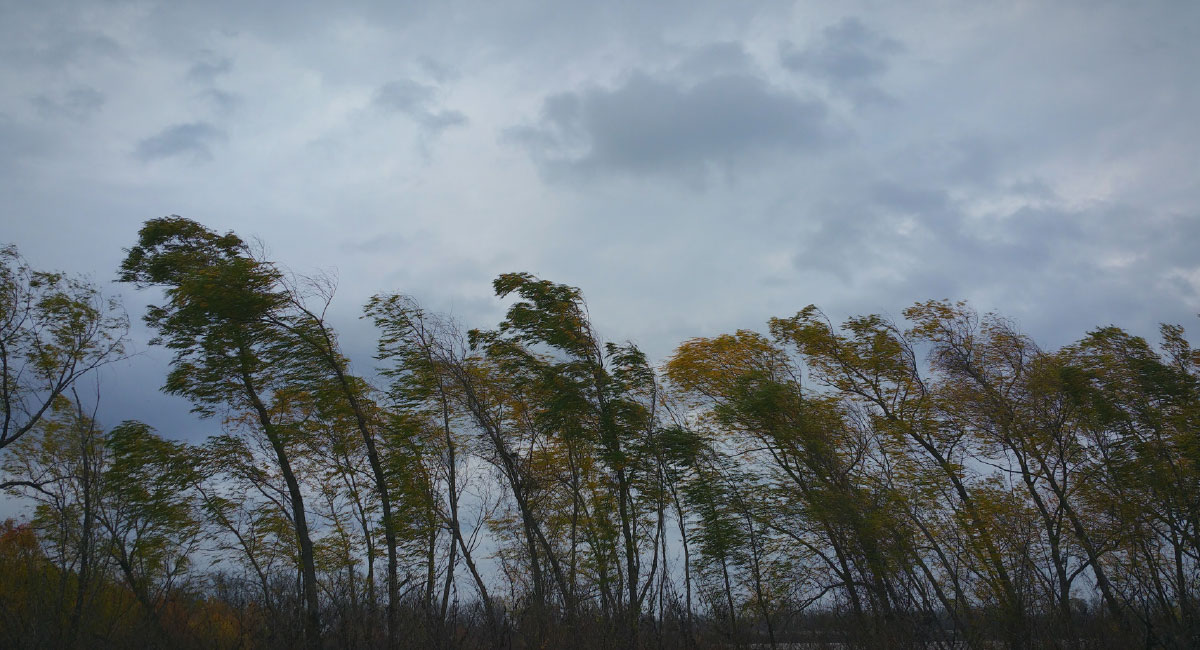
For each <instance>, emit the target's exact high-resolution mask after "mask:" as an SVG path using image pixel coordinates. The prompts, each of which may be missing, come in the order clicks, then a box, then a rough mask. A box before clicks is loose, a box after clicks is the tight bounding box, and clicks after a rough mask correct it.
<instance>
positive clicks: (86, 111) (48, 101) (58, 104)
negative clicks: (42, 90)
mask: <svg viewBox="0 0 1200 650" xmlns="http://www.w3.org/2000/svg"><path fill="white" fill-rule="evenodd" d="M104 99H105V98H104V93H102V92H100V91H99V90H96V89H95V88H91V87H88V86H79V87H78V88H72V89H70V90H68V91H66V92H64V93H57V94H39V95H37V96H35V97H33V98H32V99H30V102H31V103H32V104H33V106H34V108H36V109H37V112H38V114H40V115H41V116H42V117H47V118H58V117H65V118H68V119H71V120H75V121H82V120H85V119H87V118H88V117H90V116H91V115H92V114H93V113H95V112H96V111H98V110H100V108H101V107H102V106H104Z"/></svg>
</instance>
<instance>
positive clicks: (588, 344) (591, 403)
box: [471, 273, 657, 648]
mask: <svg viewBox="0 0 1200 650" xmlns="http://www.w3.org/2000/svg"><path fill="white" fill-rule="evenodd" d="M493 285H494V287H495V289H496V295H497V296H499V297H502V298H503V297H505V296H508V295H509V294H512V293H516V294H518V295H519V296H520V297H521V300H520V301H518V302H516V303H515V304H513V305H512V306H511V307H509V310H508V313H507V317H506V318H505V320H504V321H503V322H501V324H500V327H499V328H498V329H497V330H494V331H489V332H483V331H473V332H472V333H471V338H472V345H473V346H474V347H476V348H478V349H481V350H483V351H484V352H485V353H486V355H487V358H488V359H489V360H490V361H491V362H492V363H494V364H495V365H496V367H497V368H498V369H500V371H501V372H503V373H505V374H506V375H508V376H510V377H512V378H513V379H514V380H515V381H517V382H520V383H525V384H526V386H527V387H528V388H530V389H532V390H533V391H534V392H536V393H537V394H539V395H541V396H542V397H543V399H545V400H547V401H546V402H544V403H542V404H539V405H538V408H536V410H534V411H533V412H532V415H533V417H534V419H535V420H536V425H538V426H540V427H541V428H544V429H545V430H547V431H549V432H552V433H553V434H554V435H556V436H560V437H561V438H562V439H564V440H569V439H575V440H577V441H578V442H581V443H584V444H586V445H588V446H589V447H590V448H591V449H594V450H595V458H596V459H597V460H598V461H599V465H600V467H602V468H603V469H604V470H605V472H606V474H607V476H605V477H604V479H603V483H602V484H606V485H607V488H608V489H607V492H608V495H607V496H608V497H609V498H610V499H611V500H612V501H614V502H615V505H616V517H617V519H616V522H615V523H616V526H614V527H613V528H615V529H616V530H617V531H619V536H620V542H619V545H620V548H621V553H620V555H621V562H622V563H623V567H622V568H623V571H622V572H621V574H620V575H619V576H618V580H619V582H620V583H621V584H622V585H623V593H621V592H618V594H617V600H616V605H617V607H616V609H617V611H618V612H620V614H621V617H622V618H623V619H624V621H625V624H624V625H623V626H622V627H623V628H624V634H625V637H626V638H625V644H626V645H627V646H628V647H630V648H633V647H636V645H637V643H638V641H637V636H638V628H639V620H640V614H641V608H642V601H643V598H644V596H645V594H646V590H647V588H648V586H649V582H647V583H646V584H643V583H642V571H641V569H642V567H641V562H642V558H641V555H642V550H643V548H642V547H643V537H642V535H641V531H640V524H641V516H640V515H641V514H642V508H644V507H645V505H644V504H643V503H642V502H641V501H640V499H639V492H638V490H637V485H638V482H639V480H640V474H641V473H642V472H644V471H646V470H647V465H648V463H646V462H645V460H646V457H645V455H644V454H642V453H640V452H641V450H643V449H645V448H646V442H647V441H648V440H649V439H650V438H651V436H652V434H653V430H654V427H655V426H656V420H655V415H654V410H655V407H656V404H657V399H656V391H657V386H656V384H655V381H654V373H653V372H652V371H651V369H650V367H649V365H648V364H647V362H646V358H645V355H643V354H642V352H641V351H640V350H638V349H637V347H636V346H634V345H633V344H631V343H629V344H624V345H618V344H614V343H602V341H601V339H600V337H599V336H597V334H596V332H595V331H594V329H593V326H592V323H591V319H590V317H589V315H588V312H587V306H586V304H585V303H584V301H583V297H582V294H581V293H580V291H579V290H578V289H576V288H574V287H569V286H566V285H560V284H554V283H552V282H549V281H546V280H539V279H538V278H535V277H533V276H531V275H529V274H524V273H511V274H505V275H501V276H500V277H499V278H497V279H496V281H495V282H494V283H493ZM539 349H540V350H544V353H539V352H538V350H539ZM593 514H595V513H593ZM550 557H552V558H553V554H552V553H551V554H550ZM556 573H559V574H561V570H559V569H556ZM649 579H650V580H653V579H654V575H653V571H652V572H651V575H650V577H649ZM570 593H571V591H570V590H569V589H568V590H565V593H564V596H569V595H570ZM573 606H574V603H571V602H568V603H567V609H568V611H570V610H571V609H573Z"/></svg>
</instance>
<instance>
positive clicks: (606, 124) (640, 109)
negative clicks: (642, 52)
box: [508, 50, 833, 180]
mask: <svg viewBox="0 0 1200 650" xmlns="http://www.w3.org/2000/svg"><path fill="white" fill-rule="evenodd" d="M709 54H711V55H714V56H712V57H710V58H712V59H716V60H717V61H719V62H721V63H728V62H729V61H730V60H731V57H729V56H728V55H729V51H728V50H727V51H724V52H719V51H718V52H713V51H710V52H709ZM703 60H704V59H699V61H703ZM508 135H509V137H510V138H511V139H513V140H514V141H516V142H519V143H521V144H522V145H524V146H525V147H526V148H527V149H528V150H529V151H530V152H531V154H533V155H534V156H535V158H536V159H537V160H538V162H539V163H540V164H541V165H542V167H543V169H544V170H546V171H549V172H552V173H554V172H560V171H567V172H571V173H575V174H579V175H583V176H590V175H593V174H622V175H626V174H627V175H640V174H645V173H654V174H659V175H667V176H682V177H684V178H687V179H689V180H696V179H697V175H698V174H699V175H700V177H701V178H702V177H703V175H704V174H705V173H706V172H708V171H712V170H713V168H716V169H719V170H721V171H727V172H731V173H732V172H733V171H735V166H738V165H746V166H748V167H747V168H750V167H753V166H754V163H755V160H756V158H757V157H759V156H761V155H764V154H770V153H785V154H786V153H805V152H812V151H815V150H818V149H820V148H821V147H823V146H824V145H826V144H827V143H829V141H830V140H831V139H833V129H832V127H831V125H830V121H829V116H828V113H827V110H826V108H825V106H824V105H822V104H821V103H820V102H818V101H816V100H812V99H806V98H802V97H800V96H797V95H795V94H793V93H791V92H789V91H787V90H784V89H782V88H778V87H775V86H773V85H771V84H770V83H769V82H767V81H766V80H764V79H762V78H760V77H757V76H754V75H751V74H748V73H725V72H722V73H719V74H716V75H713V76H710V77H708V78H706V79H704V80H703V81H700V82H698V83H694V84H686V83H680V82H677V81H675V80H672V79H669V78H667V79H664V78H658V77H653V76H650V75H648V74H645V73H637V74H634V75H631V76H630V77H629V78H627V79H626V80H625V81H624V82H623V83H622V84H620V85H618V86H617V87H615V88H589V89H586V90H583V91H580V92H569V93H560V94H556V95H551V96H549V97H547V98H546V99H545V101H544V102H543V105H542V114H541V119H540V121H539V122H538V123H536V124H534V125H532V126H523V127H517V128H514V129H510V130H509V132H508Z"/></svg>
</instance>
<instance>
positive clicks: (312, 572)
mask: <svg viewBox="0 0 1200 650" xmlns="http://www.w3.org/2000/svg"><path fill="white" fill-rule="evenodd" d="M241 352H242V355H243V362H242V370H241V376H242V385H243V387H244V388H245V389H246V396H247V397H248V398H249V399H250V403H251V404H252V405H253V406H254V410H255V412H256V413H257V415H258V421H259V424H260V425H261V426H262V428H263V433H264V434H266V436H267V440H268V442H270V444H271V448H272V449H273V450H274V451H275V457H276V460H277V461H278V462H279V470H280V472H281V473H282V474H283V480H284V482H286V483H287V489H288V495H289V497H290V499H291V502H292V523H293V524H294V525H295V527H296V539H297V542H298V544H299V546H300V575H301V589H302V591H303V593H304V603H305V617H304V642H305V645H306V646H307V647H309V648H312V649H314V650H316V649H319V648H320V647H321V604H320V600H319V599H318V593H317V569H316V562H315V558H314V556H313V544H312V538H311V537H310V536H309V533H308V520H307V518H306V516H305V513H304V495H303V494H302V493H301V492H300V483H299V482H298V481H297V480H296V475H295V474H294V473H293V472H292V464H291V461H290V459H289V458H288V453H287V449H285V448H284V446H283V440H282V439H281V438H280V436H279V431H278V430H276V427H275V423H274V422H273V421H272V420H271V414H270V412H269V411H267V407H266V405H265V404H263V401H262V399H261V398H260V397H259V394H258V390H257V389H256V388H255V386H254V382H253V381H252V380H251V378H250V373H249V371H248V370H247V368H246V360H245V359H246V357H247V356H248V354H249V352H248V351H246V350H245V349H243V350H241Z"/></svg>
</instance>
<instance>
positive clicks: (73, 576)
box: [0, 216, 1200, 649]
mask: <svg viewBox="0 0 1200 650" xmlns="http://www.w3.org/2000/svg"><path fill="white" fill-rule="evenodd" d="M0 258H2V260H0V261H2V262H3V263H2V264H0V292H2V294H0V399H2V400H3V404H2V406H3V426H2V428H0V467H2V470H3V474H2V475H0V485H2V486H3V488H4V489H5V490H6V491H8V492H9V493H11V494H15V495H21V496H23V497H24V498H26V499H28V500H29V502H30V503H32V504H34V505H35V507H34V509H33V511H32V512H33V514H32V517H31V518H29V519H28V520H27V521H23V522H19V523H18V522H15V521H9V522H7V523H5V524H4V525H3V527H0V645H2V646H4V647H14V648H17V647H30V648H36V647H46V648H50V647H89V648H91V647H130V646H139V647H172V648H284V647H288V648H290V647H297V646H303V647H307V648H313V649H316V648H333V647H338V648H410V647H430V648H435V647H436V648H558V647H562V648H567V647H579V648H627V649H634V648H711V647H772V648H776V647H779V648H783V647H805V648H820V647H838V648H846V647H853V648H900V647H910V648H918V647H919V648H963V647H1004V648H1042V647H1047V648H1049V647H1054V648H1124V647H1166V648H1186V647H1195V646H1196V645H1197V644H1200V603H1198V602H1197V599H1198V598H1200V569H1198V567H1200V564H1198V563H1200V352H1198V351H1196V350H1193V349H1192V348H1191V347H1190V345H1189V343H1188V341H1187V339H1186V338H1185V334H1184V331H1183V329H1182V328H1181V327H1179V326H1175V325H1164V326H1162V328H1161V332H1160V334H1161V340H1160V341H1158V342H1157V343H1156V344H1151V343H1149V342H1148V341H1146V340H1145V339H1143V338H1141V337H1138V336H1134V335H1132V334H1130V333H1128V332H1125V331H1123V330H1121V329H1119V328H1116V327H1101V328H1098V329H1095V330H1093V331H1091V332H1088V333H1087V334H1086V335H1085V336H1084V337H1083V338H1081V339H1080V340H1078V341H1077V342H1075V343H1073V344H1071V345H1067V346H1064V347H1062V348H1059V349H1056V350H1045V349H1042V348H1040V347H1039V346H1038V345H1037V344H1036V343H1035V342H1034V341H1033V340H1032V339H1031V338H1030V337H1028V336H1027V335H1025V334H1023V333H1021V332H1020V331H1019V330H1018V329H1017V327H1016V326H1015V325H1014V324H1013V323H1012V322H1011V321H1009V320H1006V319H1005V318H1003V317H1001V316H999V315H996V314H990V313H988V314H979V313H977V312H976V311H974V310H973V309H972V308H971V307H970V306H969V305H967V304H965V303H961V302H957V303H956V302H949V301H929V302H923V303H918V304H916V305H913V306H912V307H910V308H908V309H906V310H905V311H904V312H903V315H904V318H905V322H903V323H898V322H894V321H893V320H891V319H888V318H885V317H883V316H879V315H869V316H859V317H854V318H850V319H848V320H846V321H845V322H842V323H834V322H832V321H831V320H830V319H829V318H827V317H826V316H825V315H824V314H823V313H822V312H821V311H820V310H819V309H818V308H816V307H814V306H809V307H805V308H804V309H802V310H800V311H799V312H798V313H796V314H795V315H793V316H788V317H780V318H773V319H771V320H770V322H769V323H768V324H767V328H766V330H765V331H763V332H755V331H749V330H739V331H737V332H733V333H729V334H723V335H719V336H715V337H710V338H694V339H690V340H687V341H684V342H683V343H681V344H680V345H679V346H678V348H677V349H676V350H675V351H674V353H673V354H672V355H671V356H670V357H669V358H668V359H667V360H666V361H665V362H664V363H663V364H662V365H661V366H658V367H655V366H653V365H651V363H650V362H649V361H648V359H647V358H646V356H645V355H644V354H643V353H642V352H641V350H639V349H638V347H637V346H636V345H634V344H633V343H629V342H625V343H617V342H608V341H604V340H603V339H602V338H601V337H600V336H599V335H598V334H597V332H596V329H595V327H594V326H593V323H592V321H591V317H590V314H589V312H588V309H587V306H586V304H585V302H584V299H583V296H582V294H581V292H580V290H579V289H577V288H574V287H570V286H566V285H562V284H556V283H553V282H550V281H547V280H543V279H539V278H537V277H534V276H532V275H529V274H525V273H511V274H505V275H501V276H500V277H498V278H497V279H496V280H495V282H494V289H495V293H496V295H497V297H499V298H507V299H510V305H509V307H508V310H507V313H506V315H505V318H504V319H503V320H502V321H501V322H500V323H499V324H497V325H496V326H495V327H493V328H490V329H471V330H466V331H464V329H463V328H462V327H460V325H459V324H458V323H456V322H455V321H454V320H453V319H452V318H450V317H448V316H446V315H442V314H437V313H432V312H430V311H427V310H425V309H423V308H422V307H421V306H420V305H419V304H418V303H417V302H416V301H415V300H414V299H413V298H411V297H409V296H406V295H403V294H380V295H377V296H375V297H373V298H372V299H371V300H370V301H369V302H368V303H367V304H366V305H365V307H364V309H363V314H364V317H365V318H367V319H369V320H370V321H371V322H372V323H373V324H374V325H375V327H376V329H377V332H378V342H377V346H376V354H375V359H376V360H377V362H378V372H377V373H371V374H370V375H364V374H362V373H361V372H356V371H355V370H354V369H353V367H352V366H351V364H350V361H349V359H348V358H347V356H346V355H345V353H344V352H343V349H342V347H341V344H340V342H339V338H338V335H337V332H336V331H335V330H334V328H333V326H332V324H331V323H330V322H329V320H328V318H327V314H328V309H329V307H330V305H331V304H332V301H333V299H334V288H335V287H334V283H333V282H332V281H330V280H329V279H327V278H322V277H303V276H297V275H294V274H291V273H289V272H286V271H285V270H284V269H282V268H281V267H280V266H279V265H277V264H276V263H274V262H272V261H271V260H269V259H266V258H265V257H264V256H263V255H262V253H261V252H259V251H257V250H255V249H254V248H253V247H252V246H250V245H248V244H247V243H246V242H245V241H244V240H242V239H241V238H239V237H238V236H237V235H235V234H233V233H224V234H222V233H218V232H215V231H213V230H210V229H208V228H206V227H204V226H203V225H201V224H198V223H196V222H194V221H191V220H188V219H184V218H181V217H174V216H172V217H166V218H162V219H154V220H150V221H147V222H146V223H145V224H144V226H143V227H142V229H141V230H140V232H139V233H138V236H137V240H136V242H135V243H134V245H133V246H131V247H130V248H129V249H127V250H126V256H125V259H124V261H123V262H122V264H121V267H120V270H119V279H120V281H121V282H124V283H128V284H130V285H132V286H134V287H137V288H138V289H152V290H157V291H159V292H160V295H161V300H158V301H157V304H155V305H152V306H150V307H149V308H148V309H147V311H146V313H145V314H144V320H145V322H146V324H147V325H148V326H149V327H150V328H151V329H152V330H153V332H154V333H155V338H154V340H153V341H152V343H153V344H155V345H160V346H163V347H164V348H165V349H167V350H169V351H170V352H171V354H172V360H171V363H170V368H169V372H168V374H167V376H166V378H165V380H164V384H163V387H162V389H163V390H164V391H166V392H168V393H171V394H174V395H178V396H181V397H184V398H186V399H187V400H189V402H190V403H191V405H192V407H193V409H194V410H195V412H197V413H199V414H200V415H202V416H204V417H206V418H209V419H210V420H209V421H211V422H212V423H213V425H214V429H215V430H217V431H219V433H215V434H214V435H211V436H210V437H208V438H207V439H206V440H204V441H202V442H198V443H195V444H193V443H185V442H179V441H177V440H174V439H172V437H171V436H170V434H171V433H172V432H165V433H166V434H167V435H165V436H164V435H163V434H162V433H160V432H157V431H154V430H153V429H152V428H150V427H149V426H147V425H145V424H143V423H140V422H137V421H126V422H122V423H119V424H117V425H115V426H113V427H112V428H108V429H106V428H105V427H104V426H103V425H102V424H101V422H100V419H99V418H98V413H97V411H96V409H95V404H96V402H97V400H96V399H94V398H92V399H89V397H88V396H87V395H84V396H81V395H80V394H79V391H80V390H83V387H84V386H86V385H89V384H87V382H84V381H81V379H82V378H84V377H86V376H88V373H91V372H93V371H95V370H96V369H97V368H98V367H100V366H102V365H104V364H107V363H111V362H112V361H114V360H117V359H121V358H123V357H124V355H125V354H126V346H125V344H126V343H127V335H128V329H129V322H128V319H127V317H126V316H125V314H124V312H123V310H122V308H121V306H120V304H119V303H118V302H116V301H114V300H111V299H107V298H105V297H104V296H103V295H102V294H101V293H100V292H99V290H98V289H97V288H96V287H95V286H94V285H92V284H90V283H89V282H87V281H84V280H81V279H78V278H72V277H68V276H65V275H63V274H59V273H51V272H44V271H37V270H33V269H31V268H30V267H29V265H28V264H27V263H26V262H25V261H24V260H23V259H22V258H21V257H20V256H19V254H18V253H17V251H16V249H15V248H12V247H8V248H4V249H2V250H0ZM85 392H86V391H85ZM89 404H90V405H91V406H90V407H89ZM89 408H90V409H91V410H89Z"/></svg>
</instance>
